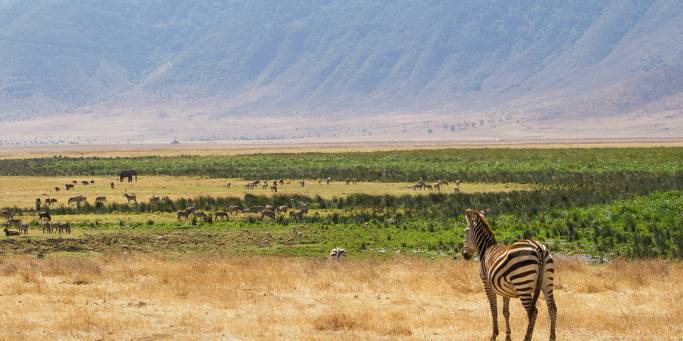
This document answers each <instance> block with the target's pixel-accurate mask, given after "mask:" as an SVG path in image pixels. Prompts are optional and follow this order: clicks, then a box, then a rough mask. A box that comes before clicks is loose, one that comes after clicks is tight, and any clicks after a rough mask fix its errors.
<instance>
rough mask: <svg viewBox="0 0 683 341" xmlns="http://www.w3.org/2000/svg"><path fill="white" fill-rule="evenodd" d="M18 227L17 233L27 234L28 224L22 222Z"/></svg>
mask: <svg viewBox="0 0 683 341" xmlns="http://www.w3.org/2000/svg"><path fill="white" fill-rule="evenodd" d="M18 229H19V233H21V234H28V224H26V223H22V224H20V225H19V227H18Z"/></svg>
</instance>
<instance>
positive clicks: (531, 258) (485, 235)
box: [462, 210, 557, 340]
mask: <svg viewBox="0 0 683 341" xmlns="http://www.w3.org/2000/svg"><path fill="white" fill-rule="evenodd" d="M465 218H466V219H467V228H466V229H465V247H464V249H463V252H462V254H463V257H464V258H465V259H469V258H471V257H472V255H473V254H474V252H477V254H478V255H479V260H480V262H481V269H480V275H481V279H482V282H484V289H485V290H486V296H487V297H488V299H489V305H490V306H491V315H492V318H493V335H492V336H491V340H495V338H496V336H497V335H498V308H497V300H496V297H497V295H500V296H502V297H503V315H504V316H505V334H506V338H505V339H506V340H510V333H511V332H510V298H519V299H520V300H521V301H522V305H523V306H524V309H526V311H527V316H528V318H529V325H528V327H527V332H526V336H525V338H524V340H531V335H532V334H533V331H534V324H535V323H536V315H537V312H538V310H537V309H536V301H537V299H538V296H539V295H540V292H541V291H543V295H544V296H545V299H546V302H547V304H548V314H549V315H550V340H555V321H556V319H557V307H556V306H555V299H554V298H553V278H554V274H555V263H554V262H553V258H552V256H551V255H550V252H548V249H547V248H546V247H545V246H544V245H542V244H540V243H539V242H537V241H534V240H522V241H518V242H516V243H513V244H511V245H503V244H498V243H497V242H496V238H495V237H494V235H493V232H492V231H491V228H490V226H489V224H488V222H487V221H486V219H485V218H484V216H483V215H482V214H481V212H477V211H474V210H467V211H466V212H465Z"/></svg>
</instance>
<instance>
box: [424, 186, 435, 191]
mask: <svg viewBox="0 0 683 341" xmlns="http://www.w3.org/2000/svg"><path fill="white" fill-rule="evenodd" d="M422 187H424V188H425V189H428V190H430V191H431V190H432V189H433V188H432V185H430V184H425V185H424V186H422Z"/></svg>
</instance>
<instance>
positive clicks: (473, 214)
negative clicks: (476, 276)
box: [462, 209, 486, 260]
mask: <svg viewBox="0 0 683 341" xmlns="http://www.w3.org/2000/svg"><path fill="white" fill-rule="evenodd" d="M465 219H466V220H467V227H466V228H465V246H464V247H463V249H462V257H463V258H465V259H466V260H469V259H470V258H472V256H473V255H474V253H475V252H476V251H477V231H478V230H480V229H481V227H482V226H484V225H485V224H486V223H484V217H483V216H482V213H481V212H479V211H477V210H471V209H467V210H466V211H465Z"/></svg>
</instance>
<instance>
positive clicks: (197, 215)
mask: <svg viewBox="0 0 683 341" xmlns="http://www.w3.org/2000/svg"><path fill="white" fill-rule="evenodd" d="M192 214H194V216H195V218H202V220H204V222H206V223H208V222H209V216H208V215H207V214H206V213H204V212H202V211H194V212H192Z"/></svg>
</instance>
